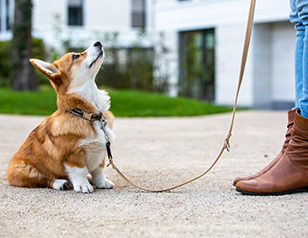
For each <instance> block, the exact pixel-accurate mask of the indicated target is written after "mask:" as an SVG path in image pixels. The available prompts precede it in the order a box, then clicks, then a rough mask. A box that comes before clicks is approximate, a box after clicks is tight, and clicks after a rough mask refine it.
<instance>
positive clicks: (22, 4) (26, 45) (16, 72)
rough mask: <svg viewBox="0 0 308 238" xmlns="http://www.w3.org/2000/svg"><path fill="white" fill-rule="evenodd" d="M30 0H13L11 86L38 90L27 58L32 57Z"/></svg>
mask: <svg viewBox="0 0 308 238" xmlns="http://www.w3.org/2000/svg"><path fill="white" fill-rule="evenodd" d="M32 6H33V5H32V1H31V0H15V16H14V26H13V40H12V67H13V69H12V87H13V89H14V90H38V79H37V76H36V74H35V71H34V67H33V66H32V65H31V64H30V62H29V59H30V58H31V57H32V35H31V30H32V26H31V25H32V24H31V20H32V19H31V18H32Z"/></svg>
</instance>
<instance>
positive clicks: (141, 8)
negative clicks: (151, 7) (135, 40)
mask: <svg viewBox="0 0 308 238" xmlns="http://www.w3.org/2000/svg"><path fill="white" fill-rule="evenodd" d="M132 27H136V28H145V0H132Z"/></svg>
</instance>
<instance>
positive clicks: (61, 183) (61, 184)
mask: <svg viewBox="0 0 308 238" xmlns="http://www.w3.org/2000/svg"><path fill="white" fill-rule="evenodd" d="M52 187H53V189H56V190H68V189H71V188H72V186H71V184H70V182H69V181H67V180H66V179H57V180H55V181H54V183H53V185H52Z"/></svg>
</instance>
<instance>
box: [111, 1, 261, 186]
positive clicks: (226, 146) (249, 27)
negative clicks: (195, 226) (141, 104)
mask: <svg viewBox="0 0 308 238" xmlns="http://www.w3.org/2000/svg"><path fill="white" fill-rule="evenodd" d="M255 6H256V0H251V3H250V10H249V16H248V22H247V28H246V35H245V41H244V47H243V53H242V60H241V68H240V75H239V81H238V86H237V92H236V96H235V101H234V107H233V113H232V120H231V124H230V129H229V132H228V135H227V137H226V139H225V140H224V144H223V146H222V148H221V150H220V152H219V154H218V156H217V158H216V160H215V161H214V162H213V164H212V165H211V166H210V167H209V168H208V169H207V170H206V171H205V172H204V173H202V174H200V175H199V176H197V177H195V178H193V179H191V180H189V181H187V182H185V183H182V184H179V185H177V186H174V187H171V188H166V189H157V190H154V189H148V188H143V187H141V186H139V185H137V184H135V183H133V182H132V181H130V180H129V179H128V178H127V177H126V176H125V175H124V174H123V173H122V172H121V171H120V170H119V169H118V167H117V166H116V165H115V164H114V162H113V158H112V154H111V149H110V142H109V141H107V143H106V150H107V155H108V159H109V164H111V166H112V168H113V169H114V170H115V171H116V172H117V173H118V174H119V175H120V176H121V177H122V178H123V179H124V180H125V181H126V182H127V183H129V184H130V185H132V186H134V187H136V188H138V189H141V190H144V191H147V192H167V191H170V190H174V189H176V188H179V187H182V186H184V185H187V184H189V183H191V182H193V181H196V180H197V179H199V178H201V177H203V176H204V175H206V174H207V173H208V172H209V171H210V170H211V169H212V168H213V167H214V166H215V164H216V163H217V162H218V160H219V159H220V157H221V156H222V154H223V152H224V151H225V150H227V151H230V138H231V136H232V130H233V125H234V120H235V111H236V106H237V101H238V96H239V93H240V89H241V85H242V82H243V77H244V72H245V67H246V61H247V55H248V50H249V45H250V40H251V33H252V27H253V19H254V13H255Z"/></svg>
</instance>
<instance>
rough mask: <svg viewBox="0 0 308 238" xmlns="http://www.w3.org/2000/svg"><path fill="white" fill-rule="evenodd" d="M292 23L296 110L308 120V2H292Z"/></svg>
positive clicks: (306, 0) (303, 0) (300, 0)
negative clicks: (293, 26)
mask: <svg viewBox="0 0 308 238" xmlns="http://www.w3.org/2000/svg"><path fill="white" fill-rule="evenodd" d="M290 8H291V13H290V21H291V23H296V24H295V29H296V42H295V60H294V63H295V108H299V109H300V111H301V115H302V116H304V117H306V118H308V0H290Z"/></svg>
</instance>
